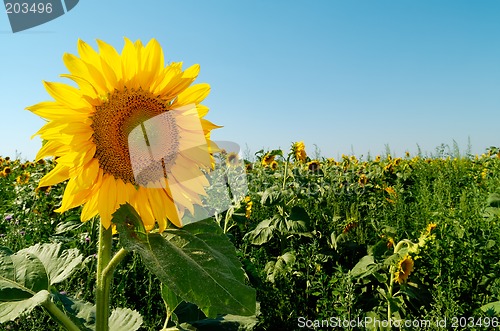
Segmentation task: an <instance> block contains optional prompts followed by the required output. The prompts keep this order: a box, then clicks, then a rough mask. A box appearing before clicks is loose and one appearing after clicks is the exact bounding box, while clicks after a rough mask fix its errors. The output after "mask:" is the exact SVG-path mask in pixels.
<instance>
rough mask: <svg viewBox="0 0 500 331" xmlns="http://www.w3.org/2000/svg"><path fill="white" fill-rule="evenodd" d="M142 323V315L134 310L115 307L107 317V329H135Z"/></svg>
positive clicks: (114, 330) (121, 330)
mask: <svg viewBox="0 0 500 331" xmlns="http://www.w3.org/2000/svg"><path fill="white" fill-rule="evenodd" d="M141 325H142V316H141V315H140V314H139V313H138V312H137V311H135V310H131V309H128V308H116V309H115V310H113V311H112V312H111V316H110V317H109V331H123V330H127V331H135V330H138V329H139V328H140V327H141Z"/></svg>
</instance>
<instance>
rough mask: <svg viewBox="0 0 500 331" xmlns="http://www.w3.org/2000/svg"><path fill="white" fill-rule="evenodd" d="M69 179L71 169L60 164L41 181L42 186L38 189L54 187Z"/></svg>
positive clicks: (39, 185)
mask: <svg viewBox="0 0 500 331" xmlns="http://www.w3.org/2000/svg"><path fill="white" fill-rule="evenodd" d="M68 178H69V168H68V167H66V166H64V165H62V164H58V165H57V166H56V167H55V168H54V169H52V170H51V171H50V172H49V173H48V174H46V175H45V176H44V177H43V178H42V179H41V180H40V184H38V187H43V186H52V185H55V184H58V183H60V182H64V181H65V180H66V179H68Z"/></svg>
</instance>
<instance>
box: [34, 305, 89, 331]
mask: <svg viewBox="0 0 500 331" xmlns="http://www.w3.org/2000/svg"><path fill="white" fill-rule="evenodd" d="M42 306H43V307H44V308H45V309H47V311H48V312H49V313H50V315H51V316H52V317H53V318H54V319H56V320H57V322H58V323H59V324H61V325H62V326H64V327H65V328H66V330H68V331H81V330H80V328H79V327H78V326H76V325H75V323H73V321H72V320H71V319H70V318H69V317H68V315H66V314H65V313H63V312H62V311H61V309H59V307H57V305H56V304H55V303H54V302H52V300H51V299H50V297H48V298H47V300H45V301H44V302H43V303H42Z"/></svg>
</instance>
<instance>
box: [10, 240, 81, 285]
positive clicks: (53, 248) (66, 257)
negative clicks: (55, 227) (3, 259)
mask: <svg viewBox="0 0 500 331" xmlns="http://www.w3.org/2000/svg"><path fill="white" fill-rule="evenodd" d="M21 252H22V253H24V252H26V253H29V254H33V255H34V256H36V257H37V258H38V259H39V260H40V261H41V262H42V264H43V267H44V268H45V270H46V273H47V275H48V278H49V282H50V285H54V284H57V283H60V282H62V281H63V280H65V279H67V278H68V277H69V276H71V274H72V273H73V271H74V270H75V268H76V267H77V266H78V265H80V263H81V262H82V259H83V257H82V255H81V254H80V253H79V252H78V249H76V248H72V249H66V250H61V244H60V243H59V244H36V245H34V246H31V247H29V248H26V249H23V250H21V251H19V253H21Z"/></svg>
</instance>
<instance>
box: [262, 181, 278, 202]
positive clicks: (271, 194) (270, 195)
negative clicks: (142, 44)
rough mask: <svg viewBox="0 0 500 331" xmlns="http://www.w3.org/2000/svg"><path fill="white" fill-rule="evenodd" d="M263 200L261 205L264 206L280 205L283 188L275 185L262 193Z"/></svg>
mask: <svg viewBox="0 0 500 331" xmlns="http://www.w3.org/2000/svg"><path fill="white" fill-rule="evenodd" d="M260 194H261V195H262V198H261V199H260V203H261V204H262V205H273V204H276V203H278V202H279V201H280V200H281V198H282V189H281V187H279V186H277V185H275V186H271V187H269V188H268V189H266V190H265V191H264V192H262V193H260Z"/></svg>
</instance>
